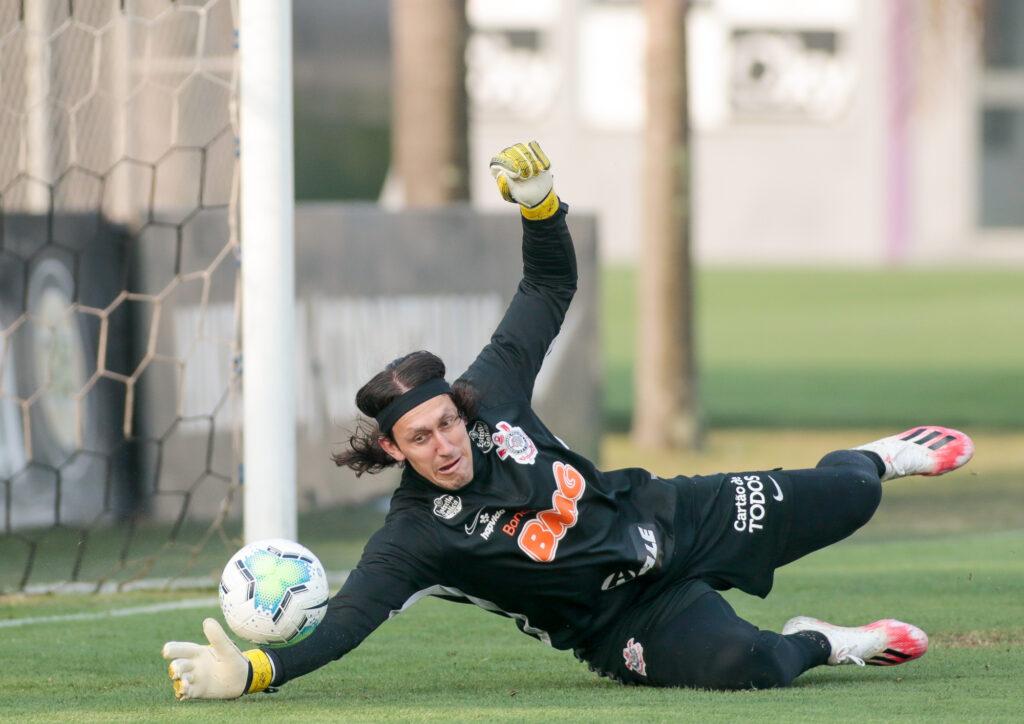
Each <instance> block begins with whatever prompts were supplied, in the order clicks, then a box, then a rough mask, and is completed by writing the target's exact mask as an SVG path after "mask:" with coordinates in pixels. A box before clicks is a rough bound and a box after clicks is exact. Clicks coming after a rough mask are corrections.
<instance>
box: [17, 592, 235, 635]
mask: <svg viewBox="0 0 1024 724" xmlns="http://www.w3.org/2000/svg"><path fill="white" fill-rule="evenodd" d="M216 605H217V599H216V598H214V597H212V596H207V597H205V598H186V599H185V600H183V601H170V602H168V603H154V604H150V605H149V606H131V607H129V608H112V609H110V610H109V611H95V612H93V613H65V614H61V615H58V616H29V617H27V618H12V619H10V620H7V621H0V628H14V627H16V626H29V625H31V624H34V623H65V622H67V621H100V620H102V619H105V618H120V617H121V616H139V615H143V614H147V613H163V612H164V611H177V610H180V609H186V608H207V607H209V606H216Z"/></svg>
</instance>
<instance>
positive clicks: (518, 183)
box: [491, 141, 558, 220]
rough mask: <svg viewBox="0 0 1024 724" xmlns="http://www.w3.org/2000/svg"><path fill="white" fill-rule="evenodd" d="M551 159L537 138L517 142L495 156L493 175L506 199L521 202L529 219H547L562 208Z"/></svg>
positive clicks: (492, 162) (524, 213)
mask: <svg viewBox="0 0 1024 724" xmlns="http://www.w3.org/2000/svg"><path fill="white" fill-rule="evenodd" d="M550 169H551V161H549V160H548V157H547V155H545V153H544V152H543V151H542V150H541V149H540V145H539V144H538V143H537V142H536V141H530V143H529V144H522V143H517V144H516V145H514V146H509V147H508V148H506V149H503V150H502V151H501V153H499V154H498V155H497V156H495V157H494V158H492V159H491V175H492V176H493V177H494V180H495V181H497V182H498V190H499V191H500V192H501V196H502V198H504V199H505V200H506V201H511V202H513V203H517V204H519V206H520V207H521V209H522V212H523V216H525V217H526V218H527V219H532V220H537V219H547V218H549V217H550V216H553V215H554V213H555V212H556V211H558V197H557V196H556V195H555V192H554V189H553V185H554V179H553V178H552V176H551V171H550Z"/></svg>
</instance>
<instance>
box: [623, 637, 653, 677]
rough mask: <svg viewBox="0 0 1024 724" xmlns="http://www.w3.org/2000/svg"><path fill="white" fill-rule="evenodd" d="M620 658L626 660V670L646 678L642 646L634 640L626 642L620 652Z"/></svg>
mask: <svg viewBox="0 0 1024 724" xmlns="http://www.w3.org/2000/svg"><path fill="white" fill-rule="evenodd" d="M622 658H624V659H625V660H626V668H627V669H629V670H630V671H635V672H636V673H638V674H640V676H647V662H645V661H644V645H643V644H642V643H640V642H639V641H636V640H635V639H630V640H629V641H627V642H626V648H624V649H623V650H622Z"/></svg>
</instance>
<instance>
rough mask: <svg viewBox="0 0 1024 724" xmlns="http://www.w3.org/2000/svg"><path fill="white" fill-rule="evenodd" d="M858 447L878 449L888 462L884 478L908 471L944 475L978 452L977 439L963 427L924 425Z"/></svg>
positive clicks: (900, 474)
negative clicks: (952, 428)
mask: <svg viewBox="0 0 1024 724" xmlns="http://www.w3.org/2000/svg"><path fill="white" fill-rule="evenodd" d="M854 450H869V451H871V452H873V453H876V454H877V455H878V456H879V457H880V458H882V462H884V463H885V474H884V475H883V476H882V480H892V479H893V478H902V477H904V476H906V475H942V474H943V473H948V472H949V471H950V470H956V469H957V468H958V467H960V466H961V465H964V464H965V463H966V462H967V461H968V460H970V459H971V456H972V455H974V443H973V442H972V441H971V438H969V437H968V436H967V435H965V434H964V433H962V432H960V431H959V430H951V429H950V428H948V427H938V426H937V425H921V426H920V427H914V428H911V429H910V430H906V431H904V432H901V433H900V434H899V435H892V436H890V437H883V438H882V439H881V440H875V441H874V442H869V443H868V444H866V445H861V446H860V447H856V448H854Z"/></svg>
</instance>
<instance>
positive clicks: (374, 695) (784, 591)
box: [0, 439, 1024, 722]
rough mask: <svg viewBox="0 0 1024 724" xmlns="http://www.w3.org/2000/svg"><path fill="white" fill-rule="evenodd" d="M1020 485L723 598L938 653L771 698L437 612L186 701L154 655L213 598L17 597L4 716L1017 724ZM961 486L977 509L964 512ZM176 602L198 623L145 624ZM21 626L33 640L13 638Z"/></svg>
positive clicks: (897, 500) (772, 624) (844, 670)
mask: <svg viewBox="0 0 1024 724" xmlns="http://www.w3.org/2000/svg"><path fill="white" fill-rule="evenodd" d="M733 442H734V441H733V440H731V439H727V440H726V441H725V443H724V444H732V443H733ZM979 442H981V444H980V445H979V449H981V450H983V449H984V446H985V442H984V441H979ZM611 454H612V455H615V454H621V453H616V452H615V451H613V452H612V453H611ZM980 462H981V461H979V463H980ZM983 467H984V466H983ZM1016 484H1017V482H1016V481H1015V480H1011V479H1010V478H1009V477H1008V476H1005V475H1001V474H999V473H998V472H993V473H991V474H990V475H988V476H984V475H972V474H971V473H970V472H969V469H968V470H965V471H961V472H959V473H956V474H954V475H950V476H946V477H945V478H942V479H940V480H939V481H930V480H927V479H915V480H913V481H905V484H904V485H903V486H901V487H899V488H897V487H895V486H893V487H891V488H890V490H891V494H890V493H887V500H883V503H882V509H881V511H880V512H879V515H878V516H876V519H875V520H874V521H872V523H870V524H869V525H868V526H867V527H866V528H865V529H864V530H862V531H861V532H859V533H858V534H857V535H855V536H854V537H853V538H852V539H850V540H848V541H845V542H843V543H840V544H838V545H837V546H834V547H833V548H831V549H829V550H826V551H822V552H819V553H817V554H815V555H813V556H811V557H809V558H807V559H804V560H803V561H799V562H797V563H796V564H794V565H792V566H789V567H787V568H784V569H782V570H780V571H779V574H778V577H777V581H776V586H775V590H774V592H773V593H772V595H771V596H770V597H769V598H768V599H767V600H764V601H761V600H757V599H753V598H750V597H748V596H744V595H742V594H735V595H734V594H729V598H730V600H731V601H732V603H733V605H734V606H735V607H736V608H737V610H738V611H739V613H740V614H741V615H743V616H745V617H747V618H749V619H750V620H752V621H753V622H754V623H756V624H757V625H759V626H762V627H766V628H776V629H777V628H778V627H780V626H781V625H782V623H783V622H785V621H786V619H788V618H789V617H790V616H792V615H796V614H807V615H814V616H819V617H822V618H825V619H828V620H830V621H834V622H837V623H841V624H858V623H864V622H867V621H869V620H873V619H876V618H883V617H895V618H900V619H903V620H906V621H911V622H913V623H915V624H918V625H919V626H921V627H922V628H924V629H925V630H926V631H927V632H928V633H929V635H930V636H931V649H930V650H929V652H928V653H927V654H926V655H925V656H924V658H922V659H920V660H919V661H915V662H912V663H910V664H907V665H905V666H900V667H894V668H874V667H869V668H865V669H861V668H857V667H854V666H843V667H822V668H819V669H816V670H814V671H811V672H809V673H808V674H805V675H804V676H803V677H801V678H800V679H798V680H797V683H796V685H795V686H793V687H791V688H789V689H786V690H775V691H760V692H741V693H712V692H701V691H689V690H682V689H678V690H664V689H662V690H658V689H645V688H639V687H623V686H619V685H617V684H613V683H610V682H608V681H606V680H603V679H599V678H597V677H595V676H594V675H593V674H591V673H589V672H588V671H587V669H586V667H585V666H584V665H583V664H581V663H579V662H577V661H576V660H575V659H574V658H573V657H572V655H571V654H568V653H565V652H560V651H555V650H552V649H549V648H547V647H545V646H544V645H543V644H540V643H539V642H537V641H534V640H532V639H530V638H528V637H526V636H524V635H522V634H520V633H518V632H517V631H516V630H515V628H514V626H513V624H512V622H510V621H509V620H507V619H502V618H500V617H497V616H494V615H491V614H487V613H485V612H483V611H480V610H478V609H476V608H474V607H471V606H464V605H457V604H452V603H446V602H442V601H434V600H427V601H424V602H422V603H419V604H417V605H416V606H414V607H413V608H412V609H411V610H410V611H408V612H406V613H404V614H402V615H401V616H399V617H398V618H396V619H395V620H393V621H391V622H389V623H386V624H385V625H384V626H383V627H382V628H381V629H379V630H378V631H377V632H376V633H375V634H373V635H372V636H371V637H370V638H369V639H368V640H367V641H366V642H365V643H364V644H363V645H362V646H360V647H359V648H358V649H356V650H355V651H354V652H352V653H351V654H350V655H349V656H347V657H345V658H344V659H343V660H342V661H340V662H337V663H334V664H332V665H330V666H327V667H325V668H324V669H321V670H320V671H317V672H314V673H313V674H310V675H308V676H306V677H304V678H301V679H299V680H296V681H294V682H292V683H290V684H288V685H286V686H285V687H283V688H282V690H281V691H279V692H277V693H275V694H257V695H254V696H248V697H245V698H243V699H242V700H240V701H234V702H185V703H178V702H175V701H174V698H173V696H172V694H171V686H170V682H169V680H168V679H167V675H166V663H165V662H164V661H163V660H162V659H161V658H160V647H161V645H162V644H163V642H164V641H165V640H168V639H179V640H196V639H197V637H198V636H200V635H201V634H200V622H201V619H202V618H203V617H204V616H206V615H211V616H216V615H219V610H218V608H217V605H216V600H215V596H214V592H213V591H212V590H202V591H185V592H179V593H174V594H160V593H129V594H122V595H102V596H70V595H60V596H49V597H42V598H39V597H35V598H25V597H7V598H5V599H0V625H2V626H3V628H0V639H2V641H3V646H2V647H0V671H2V672H3V674H2V679H3V686H2V687H0V712H3V718H4V719H5V720H9V721H19V722H24V721H53V720H54V719H67V720H69V721H112V720H126V719H130V720H147V721H156V720H159V721H170V720H176V719H181V720H185V719H189V720H202V721H244V720H252V719H254V718H258V719H260V720H273V721H302V722H308V721H312V720H342V719H345V720H356V721H365V720H401V721H407V720H454V721H470V720H478V721H500V720H516V721H522V720H528V721H535V720H546V721H552V720H574V721H598V720H600V721H632V720H639V721H654V720H661V721H670V720H680V719H686V720H714V721H749V720H755V719H757V720H762V721H794V720H807V721H823V720H835V719H837V718H839V719H845V718H851V719H856V720H858V721H865V720H867V721H883V720H886V721H894V720H901V721H924V720H932V721H936V720H938V721H953V720H957V721H962V720H973V721H978V720H984V721H1020V720H1022V719H1024V698H1022V697H1021V695H1020V691H1021V688H1020V686H1021V685H1020V682H1021V681H1024V603H1022V602H1024V530H1022V529H1021V528H1020V526H1019V525H1014V524H1015V523H1016V520H1015V519H1013V518H1006V517H1005V516H1004V517H1003V518H1001V519H998V520H1000V521H1002V523H1001V525H1014V527H1015V528H1016V529H1013V528H1010V529H1003V530H993V529H992V528H993V526H992V525H991V523H990V521H991V520H992V518H991V515H992V514H994V512H995V511H996V510H997V509H998V508H999V507H1000V506H1001V505H1002V504H1001V503H1000V500H1006V499H1007V493H1008V491H1009V489H1010V487H1011V486H1015V485H1016ZM897 485H898V483H897ZM965 486H972V488H971V489H972V490H973V492H974V496H971V495H968V496H964V495H963V493H964V492H965ZM1009 497H1010V498H1014V497H1015V496H1013V495H1010V496H1009ZM972 498H973V499H974V501H975V502H974V503H973V504H965V505H962V506H961V507H960V510H959V511H958V512H959V515H952V514H951V512H950V511H949V506H950V505H951V504H953V502H954V501H955V500H957V499H961V500H965V501H970V500H972ZM1016 499H1019V496H1016ZM1003 507H1005V506H1003ZM943 510H945V511H946V516H945V517H944V516H943V515H942V514H941V511H943ZM908 521H913V524H912V525H911V524H909V523H908ZM929 521H931V524H930V523H929ZM312 544H313V545H314V546H315V547H317V548H318V550H319V552H320V553H321V555H322V557H324V558H325V559H328V560H329V559H332V558H335V557H339V556H340V557H341V558H344V559H347V558H349V556H350V555H351V551H354V550H355V549H356V548H357V547H358V544H357V542H356V541H350V542H348V543H345V544H339V543H335V544H332V545H329V544H327V543H326V541H325V542H324V544H323V545H317V544H316V543H312ZM344 564H345V565H348V564H349V561H348V560H346V561H344ZM329 565H330V564H329ZM177 601H185V602H186V605H188V606H189V607H188V608H184V609H177V610H175V609H170V610H153V608H152V607H155V606H160V605H161V604H167V603H173V602H177ZM147 607H150V608H148V612H137V609H142V610H143V611H146V610H147ZM133 609H135V610H136V611H133ZM113 612H118V613H120V614H124V613H130V615H117V616H110V615H108V614H110V613H113ZM46 617H53V618H49V619H47V618H46ZM21 619H36V622H35V623H32V622H24V623H21V624H18V625H11V624H12V623H14V622H16V621H19V620H21ZM39 619H44V620H39Z"/></svg>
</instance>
